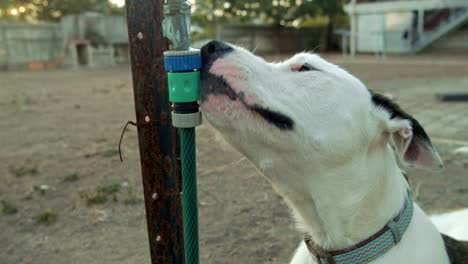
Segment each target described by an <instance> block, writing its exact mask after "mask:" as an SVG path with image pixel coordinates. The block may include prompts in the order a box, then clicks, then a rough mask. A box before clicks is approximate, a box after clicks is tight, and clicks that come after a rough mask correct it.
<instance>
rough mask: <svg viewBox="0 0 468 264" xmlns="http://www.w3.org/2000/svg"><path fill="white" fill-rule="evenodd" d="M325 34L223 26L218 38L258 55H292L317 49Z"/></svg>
mask: <svg viewBox="0 0 468 264" xmlns="http://www.w3.org/2000/svg"><path fill="white" fill-rule="evenodd" d="M324 33H325V29H324V28H321V27H317V28H301V29H297V28H289V27H271V26H243V25H242V26H236V25H221V26H220V27H219V29H218V33H217V38H218V39H222V40H225V41H228V42H231V43H234V44H237V45H241V46H243V47H245V48H247V49H249V50H256V52H257V53H264V54H265V53H266V54H268V53H292V52H298V51H304V50H308V51H311V50H314V49H316V48H317V47H318V46H319V44H320V41H321V40H322V38H323V36H324Z"/></svg>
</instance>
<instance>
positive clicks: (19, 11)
mask: <svg viewBox="0 0 468 264" xmlns="http://www.w3.org/2000/svg"><path fill="white" fill-rule="evenodd" d="M0 11H1V12H0V14H1V16H0V18H2V19H10V20H28V21H58V20H60V18H61V17H62V16H64V15H69V14H79V13H83V12H88V11H93V12H99V13H105V14H118V13H123V11H124V10H123V9H122V8H117V7H115V6H113V5H112V4H111V3H110V2H109V1H108V0H0Z"/></svg>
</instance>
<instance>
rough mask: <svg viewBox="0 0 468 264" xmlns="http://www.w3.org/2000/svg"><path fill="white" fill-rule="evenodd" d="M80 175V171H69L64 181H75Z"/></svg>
mask: <svg viewBox="0 0 468 264" xmlns="http://www.w3.org/2000/svg"><path fill="white" fill-rule="evenodd" d="M79 177H80V173H79V172H77V171H74V172H69V173H67V174H66V175H65V176H64V177H63V181H64V182H75V181H77V180H78V178H79Z"/></svg>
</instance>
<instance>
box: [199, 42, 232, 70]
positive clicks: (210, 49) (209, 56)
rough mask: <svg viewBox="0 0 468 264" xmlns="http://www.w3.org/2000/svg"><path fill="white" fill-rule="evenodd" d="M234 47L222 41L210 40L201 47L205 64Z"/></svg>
mask: <svg viewBox="0 0 468 264" xmlns="http://www.w3.org/2000/svg"><path fill="white" fill-rule="evenodd" d="M232 50H233V49H232V48H231V47H229V46H228V45H227V44H226V43H224V42H222V41H217V40H213V41H210V42H208V43H207V44H206V45H205V46H203V47H202V49H201V55H202V60H203V64H206V63H209V62H212V61H214V60H216V59H217V58H220V57H222V56H224V55H225V54H226V53H229V52H231V51H232Z"/></svg>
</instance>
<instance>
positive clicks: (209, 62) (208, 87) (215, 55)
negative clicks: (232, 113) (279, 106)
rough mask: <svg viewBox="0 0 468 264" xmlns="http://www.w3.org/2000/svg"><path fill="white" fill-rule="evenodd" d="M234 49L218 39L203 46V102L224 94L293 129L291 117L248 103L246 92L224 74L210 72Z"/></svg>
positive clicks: (251, 109)
mask: <svg viewBox="0 0 468 264" xmlns="http://www.w3.org/2000/svg"><path fill="white" fill-rule="evenodd" d="M233 51H234V49H233V48H232V47H230V46H228V45H227V44H225V43H224V42H221V41H216V40H214V41H211V42H209V43H208V44H206V45H205V46H203V47H202V49H201V55H202V63H203V67H202V70H201V82H202V87H201V102H202V103H203V102H205V101H206V100H207V99H208V96H209V95H224V96H226V97H228V98H229V99H230V100H232V101H236V100H239V101H240V102H242V103H243V104H244V106H245V107H246V108H247V109H248V110H250V111H252V112H254V113H256V114H257V115H259V116H260V117H262V118H263V119H264V120H265V121H267V122H268V123H270V124H272V125H274V126H276V127H277V128H279V129H281V130H293V128H294V121H293V120H292V119H291V118H290V117H288V116H286V115H284V114H282V113H280V112H278V111H274V110H271V109H269V108H266V107H262V106H260V105H257V104H253V105H249V104H247V103H246V102H245V100H244V97H245V94H244V93H243V92H236V91H235V90H234V89H232V87H231V86H230V85H229V84H228V83H227V82H226V80H225V79H224V78H223V77H222V76H217V75H214V74H211V73H210V69H211V67H212V66H213V63H214V62H215V61H216V60H217V59H220V58H223V57H224V56H226V55H228V54H229V53H231V52H233Z"/></svg>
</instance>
